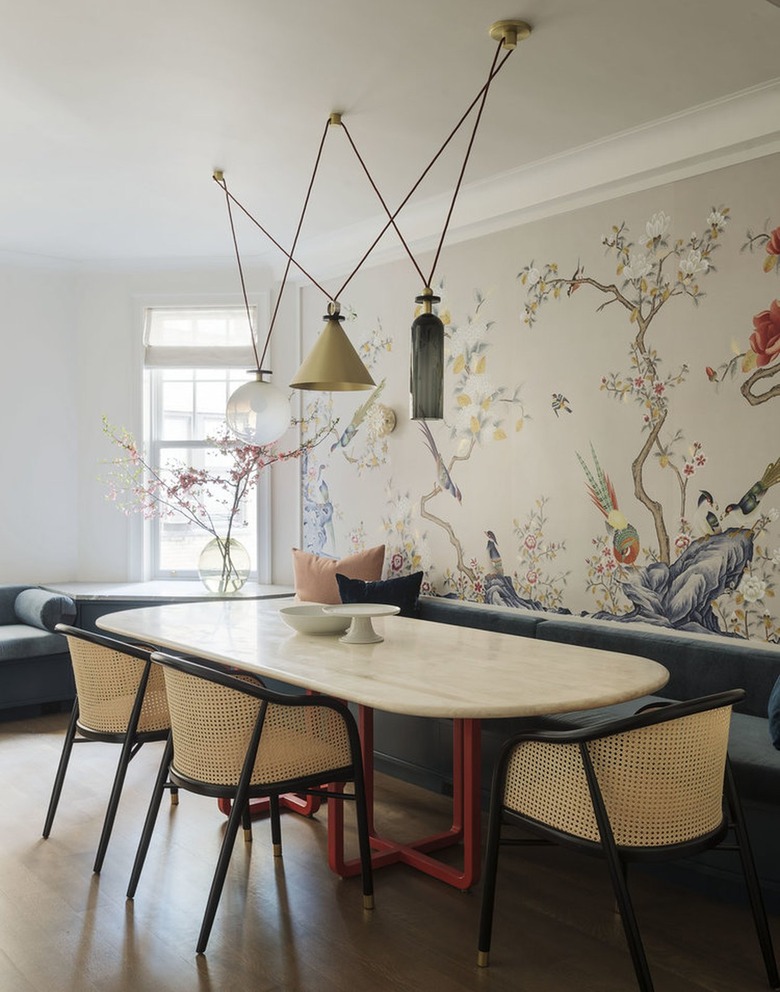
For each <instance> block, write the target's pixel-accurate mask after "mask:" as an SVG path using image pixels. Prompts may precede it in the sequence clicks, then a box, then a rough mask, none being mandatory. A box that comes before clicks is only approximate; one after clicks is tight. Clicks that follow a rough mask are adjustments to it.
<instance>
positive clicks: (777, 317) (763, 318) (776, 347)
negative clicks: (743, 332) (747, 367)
mask: <svg viewBox="0 0 780 992" xmlns="http://www.w3.org/2000/svg"><path fill="white" fill-rule="evenodd" d="M779 230H780V229H779ZM753 327H754V328H755V330H754V331H753V333H752V334H751V335H750V347H751V348H752V350H753V351H754V352H755V354H756V365H758V366H762V365H769V363H770V362H772V361H774V360H775V358H777V356H778V355H780V300H774V301H773V303H772V305H771V307H770V308H769V309H768V310H762V311H761V313H757V314H756V315H755V317H754V318H753Z"/></svg>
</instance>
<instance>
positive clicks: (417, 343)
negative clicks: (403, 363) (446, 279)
mask: <svg viewBox="0 0 780 992" xmlns="http://www.w3.org/2000/svg"><path fill="white" fill-rule="evenodd" d="M415 302H416V303H421V304H422V307H423V312H422V313H421V314H419V315H418V316H417V317H415V320H414V323H413V324H412V347H411V366H410V382H409V392H410V396H409V406H410V409H409V416H410V418H411V419H412V420H443V419H444V324H442V322H441V320H440V319H439V318H438V317H437V315H436V314H435V313H433V304H434V303H440V302H441V300H440V298H439V297H438V296H434V295H433V290H432V289H431V288H430V286H426V287H425V289H424V290H423V293H422V295H421V296H418V297H416V299H415Z"/></svg>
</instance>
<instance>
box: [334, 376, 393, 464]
mask: <svg viewBox="0 0 780 992" xmlns="http://www.w3.org/2000/svg"><path fill="white" fill-rule="evenodd" d="M384 386H385V380H384V379H383V380H382V381H381V382H380V383H379V385H378V386H377V387H376V389H375V390H374V391H373V393H371V395H370V396H369V397H368V399H367V400H366V402H365V403H363V404H361V405H360V406H359V407H358V408H357V410H355V412H354V414H353V415H352V420H351V421H350V422H349V424H347V426H346V427H345V428H344V430H343V431H342V433H341V437H340V438H339V439H338V441H336V443H335V444H332V445H331V446H330V450H331V451H335V450H336V448H346V446H347V445H348V444H349V442H350V441H351V440H352V438H353V437H354V436H355V435H356V434H357V431H358V427H360V425H361V424H362V423H363V421H364V420H365V419H366V414H367V413H368V411H369V410H370V409H371V407H372V406H373V405H374V403H376V401H377V399H378V398H379V394H380V393H381V392H382V390H383V389H384Z"/></svg>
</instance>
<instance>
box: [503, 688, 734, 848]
mask: <svg viewBox="0 0 780 992" xmlns="http://www.w3.org/2000/svg"><path fill="white" fill-rule="evenodd" d="M730 716H731V707H730V706H722V707H719V708H717V709H710V710H704V711H702V712H699V713H692V714H691V715H690V716H684V717H680V718H678V719H670V720H665V721H664V722H662V723H654V724H651V725H650V726H643V727H638V728H637V729H635V730H626V731H624V732H623V733H615V734H610V735H609V736H605V737H598V738H596V739H595V740H590V741H587V742H586V743H585V746H586V748H587V751H588V755H589V757H590V760H591V762H592V765H593V769H594V772H595V775H596V779H597V780H598V785H599V789H600V791H601V794H602V796H603V799H604V803H605V806H606V810H607V815H608V817H609V823H610V827H611V829H612V834H613V837H614V840H615V843H616V844H617V845H618V847H626V848H661V847H671V846H674V845H677V844H685V843H687V842H689V841H693V840H695V839H697V838H700V837H704V836H707V835H709V834H712V833H714V832H716V831H717V830H718V829H719V828H720V827H721V825H722V823H723V818H724V812H723V776H724V772H725V767H726V756H727V747H728V736H729V720H730ZM503 805H504V807H505V809H507V810H509V811H512V812H515V813H517V814H520V815H522V816H524V817H528V818H529V819H531V820H536V821H538V822H539V823H544V824H546V825H547V826H548V827H550V828H551V829H553V830H558V831H560V832H561V833H563V834H568V835H570V836H572V837H574V838H579V839H582V840H588V841H592V842H593V843H595V844H600V843H601V836H600V833H599V827H598V823H597V820H596V814H595V812H594V807H593V800H592V797H591V792H590V788H589V785H588V779H587V775H586V772H585V766H584V764H583V760H582V754H581V751H580V745H579V744H578V743H570V744H558V743H555V744H552V743H548V742H545V741H521V742H519V743H518V744H517V746H516V747H515V748H514V749H513V751H512V754H511V756H510V758H509V761H508V763H507V768H506V781H505V787H504V798H503Z"/></svg>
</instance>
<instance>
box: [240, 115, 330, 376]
mask: <svg viewBox="0 0 780 992" xmlns="http://www.w3.org/2000/svg"><path fill="white" fill-rule="evenodd" d="M330 126H331V125H330V119H328V122H327V123H326V124H325V130H324V131H323V132H322V138H321V139H320V147H319V148H318V150H317V158H316V160H315V162H314V170H313V171H312V174H311V179H310V180H309V188H308V189H307V190H306V198H305V200H304V201H303V209H302V210H301V216H300V219H299V220H298V227H297V228H296V230H295V237H294V238H293V243H292V247H291V248H290V254H289V255H288V256H287V264H286V265H285V267H284V275H283V276H282V282H281V285H280V286H279V292H278V294H277V297H276V305H275V306H274V312H273V315H272V316H271V323H270V325H269V327H268V334H267V336H266V339H265V345H264V346H263V354H262V355H261V356H260V361H261V363H262V362H264V361H265V355H266V352H267V351H268V345H269V343H270V341H271V334H272V333H273V329H274V324H275V323H276V315H277V314H278V313H279V304H280V303H281V302H282V293H283V292H284V287H285V285H286V283H287V276H288V275H289V272H290V266H291V265H292V262H293V255H294V254H295V249H296V247H297V245H298V238H299V236H300V233H301V228H302V227H303V219H304V217H305V216H306V209H307V207H308V206H309V199H310V198H311V191H312V189H313V188H314V180H315V178H316V176H317V170H318V169H319V167H320V159H321V158H322V149H323V148H324V147H325V138H326V137H327V136H328V131H329V129H330ZM257 367H258V369H260V365H258V366H257Z"/></svg>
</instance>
